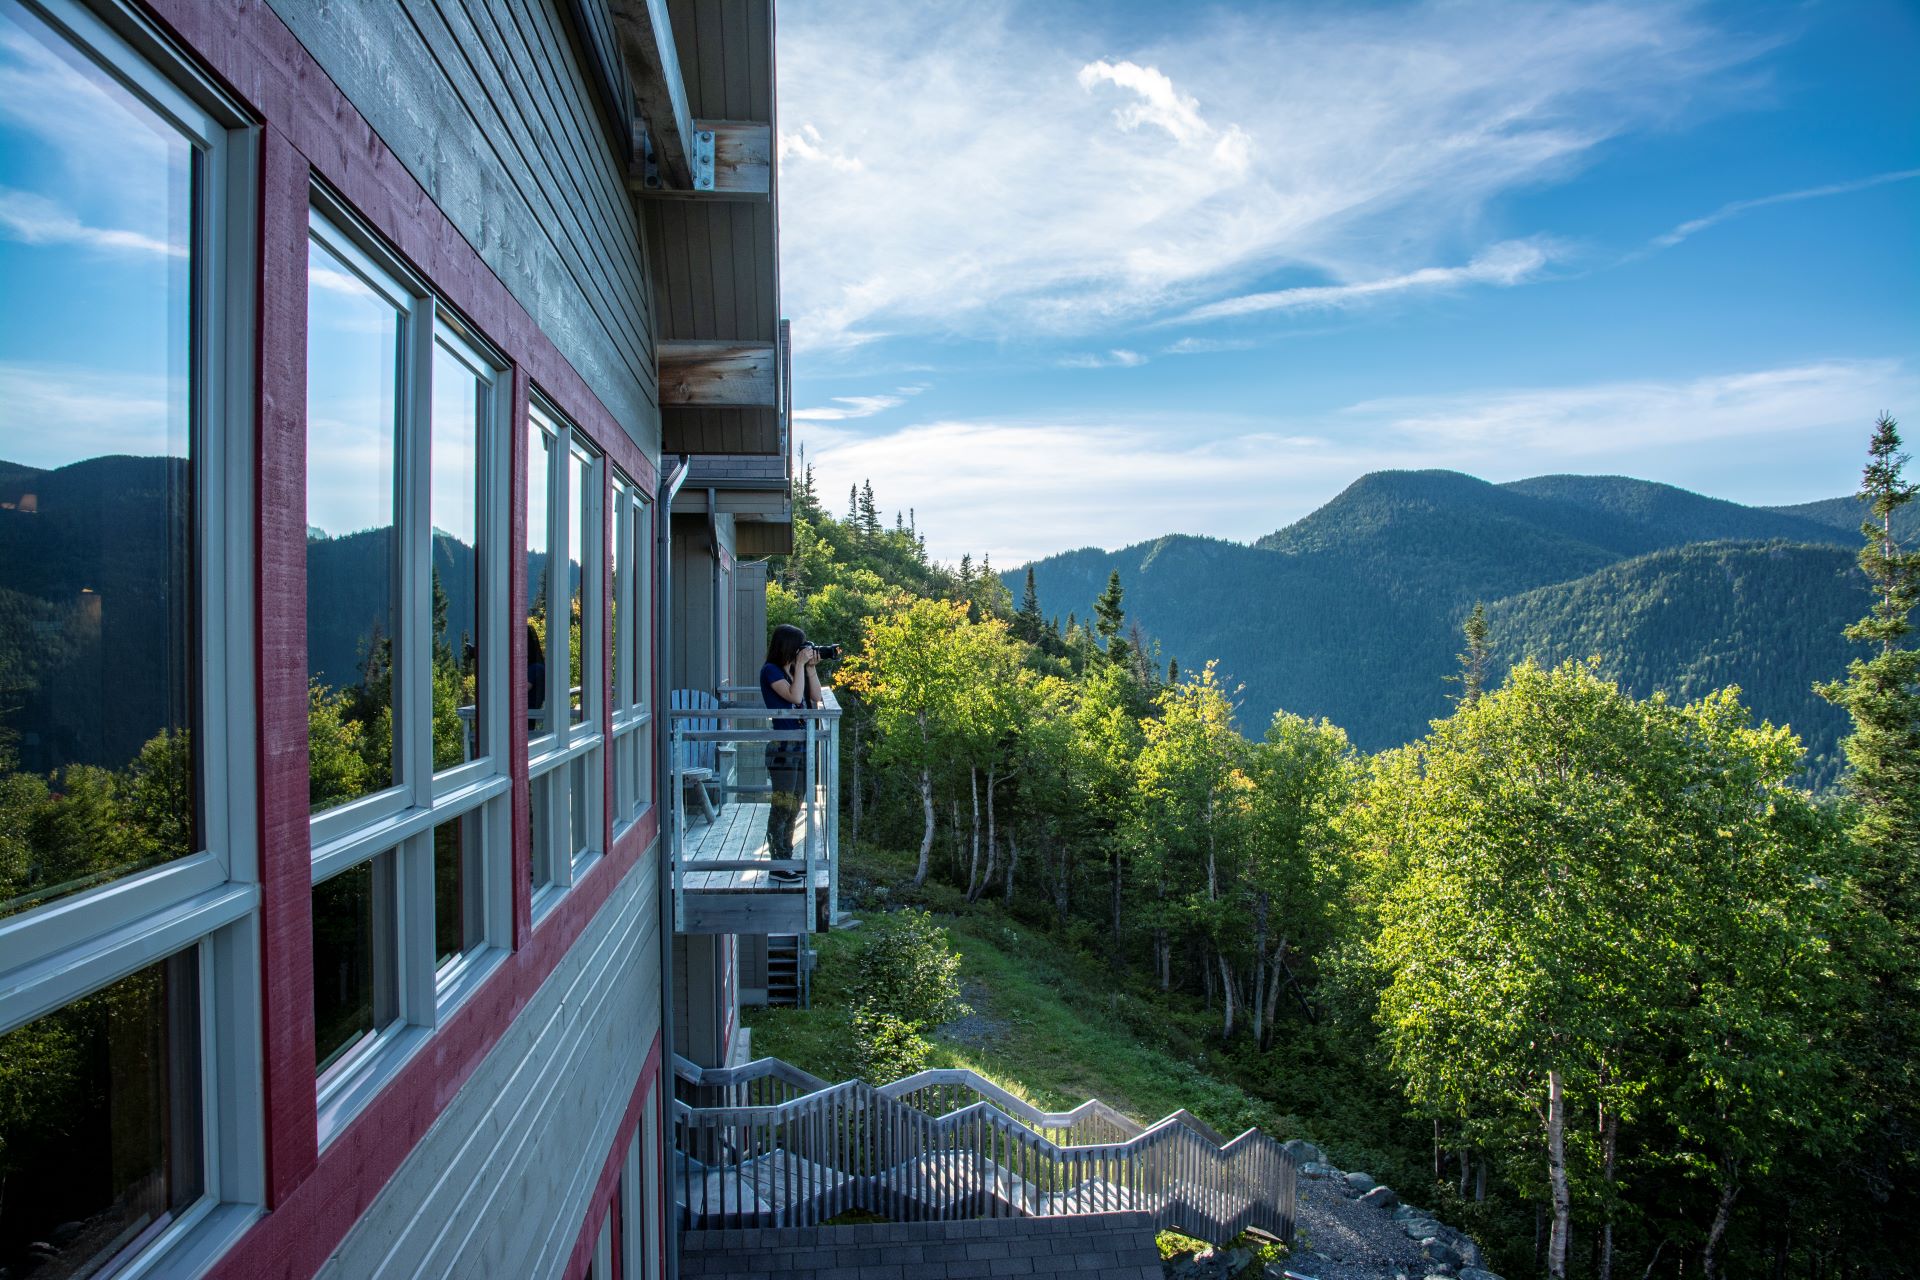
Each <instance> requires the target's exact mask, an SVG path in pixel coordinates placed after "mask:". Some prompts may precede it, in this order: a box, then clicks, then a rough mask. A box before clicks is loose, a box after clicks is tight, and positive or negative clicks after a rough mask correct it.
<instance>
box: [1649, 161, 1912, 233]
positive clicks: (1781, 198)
mask: <svg viewBox="0 0 1920 1280" xmlns="http://www.w3.org/2000/svg"><path fill="white" fill-rule="evenodd" d="M1913 178H1920V169H1899V170H1895V171H1894V172H1892V173H1876V174H1874V175H1873V176H1872V177H1871V178H1861V179H1859V180H1857V181H1854V182H1835V183H1831V184H1829V185H1827V186H1824V187H1807V188H1804V189H1802V190H1799V191H1783V192H1780V193H1779V194H1777V195H1771V196H1760V197H1759V198H1757V199H1753V200H1735V201H1732V202H1731V203H1729V204H1723V205H1721V206H1720V207H1719V208H1718V209H1715V210H1714V211H1713V212H1712V213H1710V214H1708V215H1707V216H1706V217H1704V218H1693V219H1691V220H1689V221H1687V222H1683V223H1681V224H1680V225H1679V226H1677V227H1675V228H1674V229H1673V230H1671V231H1669V232H1667V233H1666V234H1665V235H1659V236H1655V237H1654V238H1653V247H1654V248H1656V249H1671V248H1672V247H1673V246H1674V245H1677V244H1679V243H1680V242H1681V241H1682V240H1685V239H1686V238H1687V237H1688V236H1691V235H1694V234H1697V233H1698V232H1701V231H1705V230H1706V229H1707V228H1708V227H1711V226H1714V225H1716V224H1717V223H1722V222H1725V221H1726V220H1727V219H1728V218H1736V217H1738V216H1740V215H1741V214H1743V213H1745V212H1747V211H1748V210H1749V209H1764V208H1766V207H1767V206H1768V205H1774V204H1792V203H1794V202H1795V201H1799V200H1818V199H1822V198H1823V197H1826V196H1844V195H1851V194H1853V193H1854V192H1856V191H1865V190H1867V189H1868V188H1869V187H1878V186H1882V185H1884V184H1886V183H1889V182H1906V181H1908V180H1910V179H1913Z"/></svg>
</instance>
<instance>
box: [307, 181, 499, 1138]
mask: <svg viewBox="0 0 1920 1280" xmlns="http://www.w3.org/2000/svg"><path fill="white" fill-rule="evenodd" d="M310 226H311V237H310V242H309V263H308V265H309V275H308V291H307V299H308V303H307V305H308V316H307V342H308V355H307V372H308V383H307V386H308V391H307V397H308V399H307V634H308V654H309V664H310V669H309V672H308V681H309V686H308V688H309V692H308V727H309V739H310V741H311V743H312V751H311V761H312V764H311V773H310V778H309V787H310V792H311V795H312V801H313V879H314V888H313V940H314V974H313V982H314V989H313V1008H314V1025H315V1032H316V1046H315V1048H316V1052H315V1063H314V1069H315V1072H316V1075H317V1076H318V1080H319V1084H318V1088H319V1092H320V1117H321V1130H322V1133H321V1137H322V1141H325V1140H326V1139H327V1138H328V1137H330V1136H331V1135H332V1134H333V1133H336V1132H338V1130H339V1128H340V1126H341V1125H342V1124H343V1123H344V1121H345V1120H346V1119H347V1118H348V1117H350V1116H351V1115H352V1113H353V1112H354V1111H356V1110H357V1109H358V1108H359V1106H360V1105H361V1104H362V1103H363V1102H364V1101H365V1099H366V1098H368V1097H370V1096H371V1095H372V1094H373V1093H374V1092H376V1091H377V1090H378V1089H379V1088H380V1087H381V1086H382V1085H383V1084H384V1083H385V1082H386V1080H387V1079H389V1078H390V1077H391V1074H392V1071H393V1070H394V1069H395V1068H396V1067H397V1066H398V1065H399V1062H400V1061H401V1060H402V1059H403V1058H404V1057H405V1056H406V1055H407V1054H408V1053H410V1052H411V1051H412V1049H413V1048H414V1047H416V1046H417V1045H418V1044H419V1043H420V1042H421V1041H422V1039H423V1038H424V1036H425V1034H426V1033H427V1031H428V1030H429V1029H431V1028H432V1027H433V1026H434V1025H435V1024H436V1023H437V1022H438V1020H439V1018H440V1017H441V1016H442V1014H443V1013H444V1012H445V1010H446V1009H447V1008H449V1007H450V1006H451V1004H452V1003H454V1002H455V1001H457V1000H458V999H459V998H461V997H462V996H463V995H464V994H465V993H466V992H467V991H469V990H471V989H472V987H473V986H474V985H475V984H477V982H478V980H479V978H480V977H481V976H482V975H483V974H484V972H485V970H486V969H487V968H488V967H490V965H491V963H492V962H493V961H494V960H497V959H498V958H499V956H500V955H502V954H504V952H505V949H506V948H507V947H508V946H510V945H511V927H512V921H511V903H510V901H509V894H508V884H509V883H510V879H509V871H508V868H509V866H510V864H511V857H510V843H509V840H508V836H507V824H508V822H509V821H510V816H509V812H508V809H509V804H510V801H509V798H508V797H509V793H510V791H511V778H510V775H509V772H508V769H507V767H506V758H507V752H506V747H505V732H504V726H503V724H502V723H501V720H500V717H499V716H498V715H497V714H494V713H493V708H495V707H498V706H499V705H501V702H502V700H503V698H504V696H505V692H504V691H505V687H506V680H507V678H508V673H507V670H506V663H505V662H504V660H503V655H504V654H505V653H506V645H505V644H504V643H503V640H504V637H505V635H506V626H507V616H506V610H505V605H506V601H507V592H506V578H505V559H504V557H503V556H502V555H501V554H500V548H502V547H503V546H505V545H506V539H505V537H504V536H503V534H504V530H505V528H506V520H507V516H506V510H507V495H506V492H505V486H506V478H507V468H506V467H505V465H504V455H503V453H502V451H503V450H504V449H505V448H506V444H507V433H506V430H505V423H504V413H505V407H506V401H507V399H508V397H507V395H506V394H505V390H504V388H505V380H504V377H503V368H504V362H502V361H501V360H500V359H499V358H498V357H496V356H493V355H492V354H491V353H490V352H489V351H488V350H487V349H486V347H485V346H484V345H483V344H482V343H481V341H480V340H479V338H478V337H477V336H476V335H475V334H473V333H472V332H471V330H470V329H469V328H468V327H467V326H466V325H465V323H464V322H463V321H462V320H461V319H460V317H459V316H457V315H455V314H453V313H452V312H450V311H449V310H447V309H446V308H445V307H444V306H443V305H442V304H441V303H440V302H439V301H438V300H437V299H435V298H434V297H433V296H432V295H431V294H430V293H429V292H427V290H426V288H425V287H424V285H423V284H421V282H419V281H418V280H417V279H415V278H414V277H413V276H412V275H411V274H410V273H409V272H408V271H407V270H406V268H405V267H404V266H403V265H402V264H400V263H399V262H398V261H396V260H395V259H394V258H393V257H392V255H390V254H389V253H387V252H386V251H385V250H384V249H383V247H382V246H381V245H380V244H379V242H378V241H377V240H376V239H374V238H373V237H372V236H371V235H370V234H368V233H366V232H365V231H363V230H361V229H360V228H358V227H357V226H356V224H355V223H354V222H353V220H352V219H351V217H350V215H349V214H348V213H347V212H346V211H345V210H344V209H341V208H339V207H337V205H336V202H335V201H334V200H333V199H332V198H331V197H330V196H329V195H327V194H326V193H325V192H316V194H315V209H314V213H313V217H312V220H311V224H310Z"/></svg>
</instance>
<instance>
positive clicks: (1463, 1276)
mask: <svg viewBox="0 0 1920 1280" xmlns="http://www.w3.org/2000/svg"><path fill="white" fill-rule="evenodd" d="M1460 1280H1500V1277H1499V1276H1497V1275H1495V1274H1494V1273H1493V1272H1491V1271H1487V1270H1485V1269H1483V1268H1481V1267H1473V1266H1467V1267H1462V1268H1460Z"/></svg>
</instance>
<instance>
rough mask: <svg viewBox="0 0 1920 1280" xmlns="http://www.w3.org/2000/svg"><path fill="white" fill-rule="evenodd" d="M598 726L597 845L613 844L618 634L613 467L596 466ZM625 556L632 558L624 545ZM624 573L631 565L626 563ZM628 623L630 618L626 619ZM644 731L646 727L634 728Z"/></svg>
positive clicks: (604, 847)
mask: <svg viewBox="0 0 1920 1280" xmlns="http://www.w3.org/2000/svg"><path fill="white" fill-rule="evenodd" d="M600 470H601V471H602V472H603V473H604V474H603V475H602V477H601V483H600V727H601V740H602V742H603V743H604V746H603V748H602V750H601V752H600V798H601V805H600V847H601V848H602V849H611V848H613V802H614V797H615V795H616V794H617V791H618V789H617V788H616V786H615V785H614V767H613V764H614V761H613V651H614V646H615V645H617V644H618V643H619V637H618V636H616V635H614V634H613V530H614V519H613V471H612V469H611V468H609V467H602V468H601V469H600ZM627 558H628V560H629V561H631V560H632V558H633V553H632V549H631V548H629V549H628V553H627ZM627 572H628V573H632V572H633V569H632V566H631V564H629V566H628V569H627ZM627 622H628V624H629V625H631V624H632V622H633V619H631V618H629V619H627ZM634 732H635V733H646V732H648V730H646V729H635V730H634Z"/></svg>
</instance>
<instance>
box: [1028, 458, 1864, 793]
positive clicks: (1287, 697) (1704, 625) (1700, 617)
mask: <svg viewBox="0 0 1920 1280" xmlns="http://www.w3.org/2000/svg"><path fill="white" fill-rule="evenodd" d="M1842 509H1844V510H1845V511H1850V512H1854V513H1855V514H1853V515H1852V516H1851V518H1850V519H1848V518H1843V514H1836V513H1837V512H1842ZM1857 510H1858V508H1857V504H1856V503H1855V501H1854V500H1853V499H1850V498H1849V499H1837V500H1835V502H1834V503H1833V504H1812V505H1811V506H1810V507H1808V508H1796V509H1790V510H1771V509H1764V508H1755V507H1744V506H1741V505H1739V504H1737V503H1732V502H1725V501H1722V500H1720V499H1716V498H1707V497H1703V496H1701V495H1699V494H1695V493H1689V492H1687V491H1685V490H1683V489H1677V488H1674V487H1673V486H1671V485H1662V484H1653V483H1649V482H1647V481H1643V480H1633V479H1628V478H1625V477H1619V476H1540V477H1537V478H1534V479H1529V480H1519V481H1514V482H1512V483H1509V484H1501V485H1495V484H1489V483H1488V482H1486V481H1484V480H1478V479H1475V478H1474V477H1472V476H1466V475H1461V474H1459V473H1457V472H1448V471H1423V472H1378V473H1375V474H1372V475H1367V476H1363V477H1361V478H1360V479H1359V480H1356V481H1355V482H1354V483H1353V484H1352V485H1350V486H1348V488H1347V489H1346V490H1345V491H1343V492H1342V493H1341V494H1339V495H1338V496H1337V497H1335V498H1334V499H1333V500H1332V501H1331V502H1329V503H1327V504H1326V505H1325V506H1324V507H1321V508H1320V509H1319V510H1317V511H1314V512H1313V513H1312V514H1310V515H1308V516H1306V517H1304V518H1302V519H1301V520H1299V521H1296V522H1295V523H1294V524H1291V525H1289V526H1287V527H1286V528H1284V529H1281V530H1279V531H1278V532H1275V533H1272V534H1269V535H1267V536H1266V537H1264V538H1261V539H1259V540H1258V541H1257V542H1256V543H1255V544H1254V545H1253V546H1251V547H1248V546H1242V545H1240V544H1237V543H1228V542H1220V541H1215V540H1211V539H1203V538H1193V537H1187V536H1184V535H1173V536H1169V537H1165V538H1160V539H1157V540H1155V541H1152V542H1145V543H1139V544H1137V545H1135V546H1131V547H1127V548H1124V549H1122V550H1119V551H1113V552H1105V551H1100V550H1098V549H1093V548H1088V549H1083V550H1079V551H1071V552H1066V553H1064V554H1062V555H1057V556H1052V557H1049V558H1047V559H1044V560H1041V561H1037V562H1036V563H1035V564H1034V565H1033V571H1034V580H1035V584H1036V586H1037V588H1038V591H1039V596H1040V606H1041V610H1042V612H1043V613H1044V614H1046V615H1047V616H1049V617H1059V618H1065V617H1067V616H1068V615H1073V616H1075V617H1078V618H1084V617H1086V616H1087V611H1088V609H1089V608H1090V607H1091V603H1092V601H1093V599H1094V597H1095V596H1096V595H1097V594H1098V593H1099V592H1100V591H1101V589H1102V588H1104V586H1105V585H1106V582H1107V578H1108V575H1109V574H1111V573H1113V572H1115V571H1118V572H1119V574H1120V579H1121V582H1122V583H1123V584H1124V585H1125V587H1126V591H1127V600H1128V607H1129V611H1130V613H1131V615H1132V617H1133V618H1134V620H1135V621H1137V622H1138V623H1139V624H1140V626H1141V627H1142V628H1143V629H1144V631H1145V633H1146V635H1147V636H1149V637H1151V639H1152V640H1154V641H1156V642H1158V644H1159V646H1160V650H1161V655H1162V657H1163V658H1165V657H1173V658H1177V659H1179V660H1180V661H1181V662H1182V663H1185V664H1191V663H1194V662H1198V661H1202V660H1204V659H1208V658H1215V659H1218V660H1219V662H1220V667H1221V671H1222V673H1223V675H1224V677H1225V679H1226V681H1227V683H1228V684H1229V686H1232V685H1235V684H1240V685H1244V686H1245V689H1244V692H1243V694H1242V695H1241V707H1240V712H1239V714H1240V720H1241V723H1242V724H1243V725H1244V726H1246V727H1248V728H1253V727H1257V726H1259V725H1261V724H1264V723H1265V722H1266V720H1267V719H1268V718H1269V717H1270V716H1271V715H1272V714H1273V712H1274V711H1276V710H1279V709H1281V708H1284V709H1286V710H1288V711H1291V712H1294V713H1296V714H1300V715H1309V716H1325V717H1327V718H1328V719H1331V720H1333V721H1334V722H1335V723H1337V724H1340V725H1341V726H1343V727H1344V728H1345V729H1346V730H1347V731H1348V732H1349V733H1350V734H1351V735H1352V736H1353V739H1354V742H1355V743H1356V745H1358V746H1360V747H1362V748H1364V749H1368V750H1378V749H1381V748H1385V747H1389V746H1395V745H1398V744H1400V743H1403V742H1408V741H1411V740H1412V739H1413V738H1416V737H1418V736H1419V735H1420V734H1422V733H1423V732H1425V730H1426V727H1427V724H1428V723H1429V721H1431V720H1432V719H1434V718H1435V717H1437V716H1440V715H1443V714H1445V713H1446V710H1447V708H1448V706H1449V702H1448V696H1447V695H1448V690H1447V686H1446V684H1445V683H1444V677H1445V675H1446V673H1447V672H1448V671H1450V670H1451V669H1452V665H1453V655H1454V653H1455V652H1456V650H1457V649H1458V648H1459V644H1458V637H1459V627H1460V623H1461V621H1462V619H1463V618H1464V617H1465V616H1466V613H1467V611H1468V610H1469V609H1471V608H1472V606H1473V604H1474V603H1475V602H1476V601H1484V602H1486V603H1487V604H1488V606H1489V616H1490V617H1491V618H1492V619H1493V620H1494V626H1495V633H1494V637H1493V638H1494V647H1495V653H1496V656H1497V658H1498V660H1499V661H1500V662H1501V663H1502V664H1503V665H1502V667H1501V669H1502V670H1504V664H1508V663H1511V662H1512V661H1515V660H1517V659H1518V658H1520V657H1523V656H1525V655H1526V654H1528V653H1534V654H1536V655H1538V656H1540V657H1541V658H1542V659H1543V660H1546V659H1548V658H1556V657H1561V656H1569V655H1574V656H1579V657H1582V658H1585V657H1591V656H1598V657H1599V658H1600V659H1601V660H1602V663H1603V667H1604V669H1606V670H1608V671H1617V672H1621V673H1623V677H1624V673H1627V672H1632V673H1634V674H1633V675H1632V676H1631V677H1624V678H1628V679H1629V682H1630V683H1631V684H1632V686H1633V687H1634V688H1635V689H1636V690H1639V691H1641V692H1650V691H1651V690H1653V689H1665V690H1667V691H1668V692H1670V693H1672V694H1674V695H1675V696H1677V697H1683V696H1686V695H1688V694H1689V693H1691V692H1693V691H1697V690H1699V689H1701V688H1703V687H1718V685H1719V684H1721V683H1724V682H1725V679H1724V677H1723V674H1715V675H1712V676H1711V677H1708V676H1706V675H1705V674H1704V673H1707V672H1713V673H1726V672H1729V671H1743V672H1748V673H1752V677H1753V678H1752V679H1751V681H1749V680H1742V681H1740V683H1741V685H1742V687H1743V688H1746V689H1748V690H1749V696H1750V701H1751V703H1752V705H1753V706H1754V707H1755V709H1756V710H1757V711H1758V712H1759V713H1760V714H1761V715H1763V716H1765V717H1767V718H1769V719H1771V720H1774V721H1777V722H1789V723H1792V724H1793V725H1794V727H1795V728H1796V729H1797V730H1799V731H1800V732H1802V733H1803V734H1804V735H1805V736H1806V739H1807V742H1808V745H1809V747H1810V748H1811V754H1812V756H1813V759H1814V761H1815V762H1816V764H1817V765H1818V766H1819V767H1820V768H1821V769H1822V770H1825V771H1826V773H1825V774H1823V776H1826V775H1827V774H1830V772H1831V770H1830V765H1831V762H1832V761H1833V760H1834V758H1835V749H1836V747H1835V744H1836V742H1837V737H1836V734H1837V731H1838V727H1839V725H1840V719H1839V718H1838V717H1836V716H1835V715H1834V714H1832V713H1831V712H1830V711H1826V712H1825V713H1824V714H1822V710H1823V709H1822V708H1820V707H1817V706H1816V705H1815V702H1814V700H1813V698H1812V695H1811V687H1812V684H1813V682H1814V681H1815V680H1816V679H1821V678H1824V677H1825V676H1826V675H1827V673H1828V672H1829V671H1831V670H1832V662H1833V660H1834V659H1835V658H1836V656H1837V655H1838V653H1839V652H1840V650H1839V641H1838V639H1837V636H1838V632H1839V628H1840V627H1842V626H1844V625H1845V624H1846V622H1847V621H1848V620H1849V619H1850V618H1852V617H1854V616H1856V615H1857V614H1858V612H1859V610H1858V607H1857V605H1856V603H1855V602H1854V600H1853V599H1852V598H1850V597H1848V596H1847V595H1846V593H1845V592H1842V591H1839V590H1837V589H1822V590H1810V589H1809V586H1808V583H1809V579H1808V578H1807V576H1806V575H1807V573H1808V572H1809V568H1808V565H1809V562H1808V560H1807V558H1806V557H1801V556H1792V557H1783V556H1779V555H1774V554H1771V553H1769V554H1765V555H1755V556H1752V557H1748V558H1745V559H1743V560H1742V565H1743V567H1742V568H1741V570H1740V572H1739V574H1738V590H1737V591H1732V590H1724V591H1720V592H1719V593H1718V594H1717V595H1713V598H1712V599H1711V600H1709V599H1708V598H1707V596H1706V595H1702V594H1700V593H1701V592H1705V591H1706V590H1707V588H1706V580H1705V579H1704V578H1701V577H1698V576H1697V575H1696V577H1695V578H1693V579H1691V580H1690V581H1691V583H1692V586H1691V588H1690V589H1691V590H1692V591H1693V592H1694V593H1695V602H1696V603H1698V604H1700V605H1701V606H1702V607H1701V608H1698V609H1675V610H1672V611H1670V613H1669V614H1668V615H1667V616H1666V620H1665V621H1664V622H1662V623H1660V624H1659V626H1658V628H1657V630H1655V629H1650V624H1649V622H1648V619H1647V618H1646V617H1645V616H1644V614H1645V611H1646V609H1647V607H1648V602H1647V600H1645V599H1643V598H1642V597H1643V595H1644V593H1645V591H1646V590H1647V589H1648V587H1647V584H1646V583H1645V582H1644V581H1643V580H1642V579H1641V578H1640V577H1639V576H1637V575H1636V574H1633V573H1629V574H1624V575H1611V576H1610V575H1603V574H1600V571H1601V570H1604V569H1607V568H1609V567H1611V566H1615V565H1619V564H1621V563H1622V562H1624V561H1627V560H1630V559H1632V558H1634V557H1638V556H1645V555H1648V554H1649V553H1653V552H1657V551H1662V550H1668V549H1673V548H1679V547H1685V546H1689V545H1693V544H1697V543H1705V542H1723V541H1730V540H1738V541H1744V542H1751V543H1762V542H1765V543H1772V542H1790V543H1797V544H1826V545H1830V546H1832V547H1834V548H1836V553H1837V554H1839V555H1840V559H1841V560H1842V561H1844V560H1845V558H1846V557H1845V554H1844V553H1839V551H1838V549H1840V548H1852V547H1853V546H1855V545H1857V543H1858V541H1859V518H1858V515H1857ZM1816 517H1817V518H1816ZM1021 574H1022V571H1021V570H1014V571H1012V572H1009V573H1007V574H1005V575H1004V577H1005V580H1006V581H1007V583H1008V585H1009V587H1018V586H1019V585H1020V582H1021V581H1022V577H1021ZM1593 575H1599V576H1593ZM1727 581H1728V582H1729V583H1730V582H1731V579H1728V580H1727ZM1577 582H1584V583H1585V584H1586V585H1585V586H1584V587H1582V588H1580V589H1579V590H1578V591H1577V593H1576V594H1577V597H1578V602H1579V605H1578V610H1577V611H1569V610H1568V609H1566V608H1564V607H1561V606H1558V605H1555V604H1554V603H1552V602H1551V601H1548V600H1541V601H1529V602H1527V603H1521V602H1520V601H1519V599H1518V598H1519V597H1523V596H1525V595H1527V593H1529V592H1538V591H1540V590H1541V589H1542V588H1548V587H1555V586H1558V585H1560V584H1569V585H1570V584H1574V583H1577ZM1826 585H1827V586H1828V587H1831V586H1833V584H1826ZM1610 593H1618V594H1610ZM1709 594H1711V593H1709ZM1510 600H1511V603H1505V604H1503V603H1502V602H1507V601H1510ZM1575 620H1577V622H1578V629H1577V630H1575V629H1570V625H1569V624H1571V623H1573V622H1574V621H1575ZM1762 636H1764V637H1766V638H1767V642H1766V645H1765V647H1764V648H1754V649H1751V650H1746V649H1741V648H1740V647H1739V645H1740V644H1741V643H1743V642H1742V641H1740V640H1739V639H1738V638H1740V637H1753V638H1754V640H1755V643H1756V644H1758V643H1759V638H1760V637H1762ZM1816 637H1818V638H1817V639H1816ZM1596 646H1597V647H1596ZM1496 674H1497V673H1496ZM1703 679H1706V680H1708V684H1707V685H1703V684H1702V680H1703Z"/></svg>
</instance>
